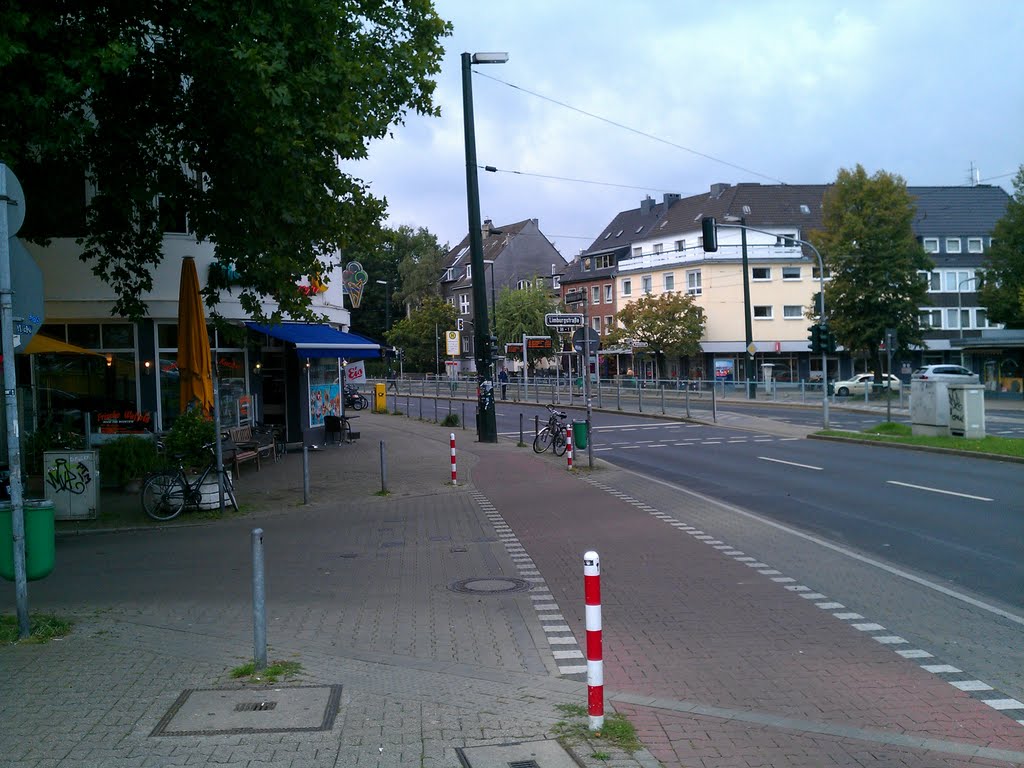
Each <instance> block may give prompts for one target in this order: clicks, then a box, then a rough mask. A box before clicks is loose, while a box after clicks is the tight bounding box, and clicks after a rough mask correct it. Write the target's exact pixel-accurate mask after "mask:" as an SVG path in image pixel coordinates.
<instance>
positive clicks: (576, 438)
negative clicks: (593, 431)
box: [572, 421, 587, 451]
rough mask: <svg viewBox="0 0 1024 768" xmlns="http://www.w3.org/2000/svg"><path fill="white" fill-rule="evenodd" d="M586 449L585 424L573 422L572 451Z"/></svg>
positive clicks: (583, 422)
mask: <svg viewBox="0 0 1024 768" xmlns="http://www.w3.org/2000/svg"><path fill="white" fill-rule="evenodd" d="M586 447H587V422H585V421H574V422H573V423H572V449H573V450H574V451H575V450H576V449H579V450H581V451H582V450H584V449H585V448H586Z"/></svg>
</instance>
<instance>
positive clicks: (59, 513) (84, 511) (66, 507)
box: [43, 451, 100, 520]
mask: <svg viewBox="0 0 1024 768" xmlns="http://www.w3.org/2000/svg"><path fill="white" fill-rule="evenodd" d="M99 457H100V454H99V451H46V452H45V453H43V488H44V489H45V492H46V498H47V499H49V500H50V501H52V502H53V519H54V520H91V519H93V518H95V517H96V515H97V513H98V512H99V497H100V471H99V463H100V459H99Z"/></svg>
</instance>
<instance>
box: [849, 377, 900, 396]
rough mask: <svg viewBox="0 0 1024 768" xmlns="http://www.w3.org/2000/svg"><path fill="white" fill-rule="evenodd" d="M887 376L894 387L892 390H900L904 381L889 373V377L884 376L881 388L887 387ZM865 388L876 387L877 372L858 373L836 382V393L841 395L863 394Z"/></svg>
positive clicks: (890, 384) (890, 385)
mask: <svg viewBox="0 0 1024 768" xmlns="http://www.w3.org/2000/svg"><path fill="white" fill-rule="evenodd" d="M886 378H888V380H889V387H891V388H892V391H893V392H899V391H900V387H901V386H902V384H903V382H901V381H900V380H899V379H898V378H897V377H896V376H893V375H892V374H889V376H888V377H886V376H883V377H882V385H881V389H885V386H886V384H885V381H886ZM865 388H869V391H870V390H871V389H874V388H875V374H873V373H857V374H854V375H853V376H851V377H850V378H849V379H847V380H846V381H837V382H836V383H835V393H836V394H837V395H838V396H839V397H846V396H847V395H863V394H864V389H865Z"/></svg>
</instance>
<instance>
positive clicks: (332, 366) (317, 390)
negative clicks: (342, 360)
mask: <svg viewBox="0 0 1024 768" xmlns="http://www.w3.org/2000/svg"><path fill="white" fill-rule="evenodd" d="M308 370H309V426H311V427H322V426H323V424H324V416H340V415H341V387H340V386H339V385H338V361H337V360H330V361H328V360H317V361H316V362H315V363H313V364H311V365H310V367H309V369H308Z"/></svg>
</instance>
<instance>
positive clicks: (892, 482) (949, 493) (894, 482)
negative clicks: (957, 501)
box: [885, 480, 995, 501]
mask: <svg viewBox="0 0 1024 768" xmlns="http://www.w3.org/2000/svg"><path fill="white" fill-rule="evenodd" d="M885 482H887V483H888V484H889V485H901V486H903V487H904V488H916V489H917V490H919V491H931V492H932V493H944V494H946V495H947V496H959V497H960V498H962V499H975V500H976V501H995V499H990V498H988V497H987V496H973V495H972V494H970V493H957V492H956V491H944V490H942V489H941V488H929V487H928V486H927V485H914V484H913V483H901V482H900V481H899V480H886V481H885Z"/></svg>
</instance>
